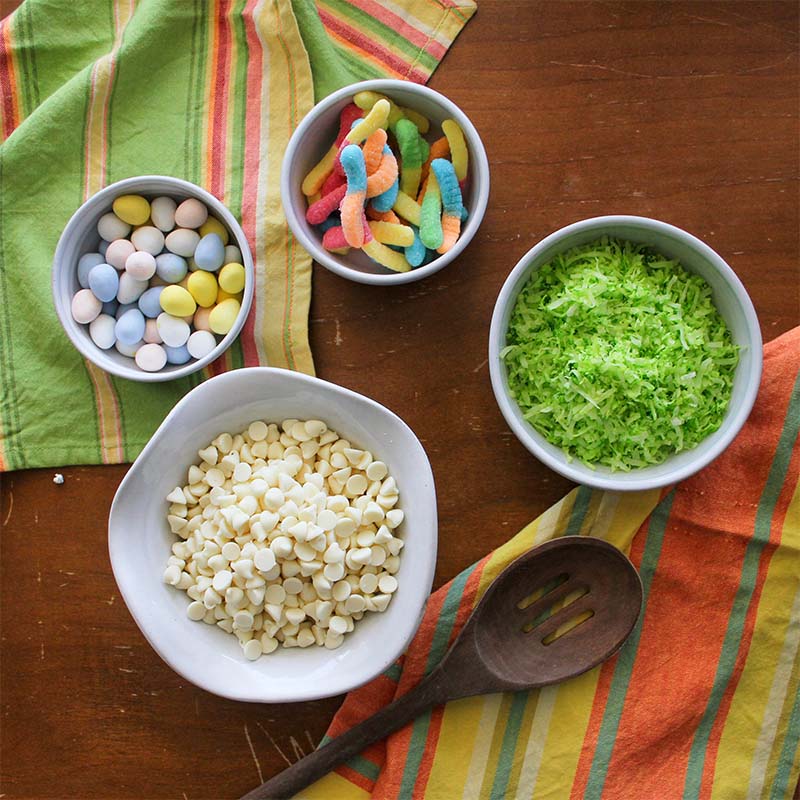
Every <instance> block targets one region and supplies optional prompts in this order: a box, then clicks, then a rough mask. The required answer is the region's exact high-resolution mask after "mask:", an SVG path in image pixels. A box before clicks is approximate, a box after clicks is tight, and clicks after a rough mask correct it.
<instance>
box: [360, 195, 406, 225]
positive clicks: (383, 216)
mask: <svg viewBox="0 0 800 800" xmlns="http://www.w3.org/2000/svg"><path fill="white" fill-rule="evenodd" d="M374 203H375V199H374V198H373V200H372V202H371V203H370V204H369V205H368V206H367V219H374V220H378V222H394V224H395V225H400V217H398V216H397V214H395V213H394V211H392V210H391V209H389V210H388V211H379V210H378V209H377V208H375V205H374Z"/></svg>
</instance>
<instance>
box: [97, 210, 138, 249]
mask: <svg viewBox="0 0 800 800" xmlns="http://www.w3.org/2000/svg"><path fill="white" fill-rule="evenodd" d="M97 232H98V233H99V234H100V238H101V239H105V240H106V241H107V242H113V241H114V240H115V239H124V238H125V237H126V236H127V235H128V234H129V233H130V232H131V226H130V225H128V223H127V222H123V221H122V220H121V219H120V218H119V217H118V216H117V215H116V214H115V213H114V212H113V211H109V212H108V214H103V216H102V217H100V219H99V220H98V221H97Z"/></svg>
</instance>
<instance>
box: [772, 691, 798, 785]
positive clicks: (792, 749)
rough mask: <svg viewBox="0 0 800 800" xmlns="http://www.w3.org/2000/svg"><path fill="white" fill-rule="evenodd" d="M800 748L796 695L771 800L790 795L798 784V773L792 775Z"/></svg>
mask: <svg viewBox="0 0 800 800" xmlns="http://www.w3.org/2000/svg"><path fill="white" fill-rule="evenodd" d="M798 747H800V694H796V695H795V698H794V704H793V705H792V713H791V714H790V715H789V724H788V725H787V726H786V733H785V734H784V737H783V747H781V754H780V756H779V758H778V768H777V770H776V772H775V781H774V783H773V784H772V791H771V792H770V795H769V796H770V800H778V798H784V797H786V796H787V795H789V794H790V792H791V791H792V789H794V788H795V787H796V786H797V785H798V783H797V780H798V776H797V773H795V774H794V775H792V768H793V767H794V764H795V762H796V761H797V758H798V755H800V752H799V751H798Z"/></svg>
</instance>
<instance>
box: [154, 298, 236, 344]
mask: <svg viewBox="0 0 800 800" xmlns="http://www.w3.org/2000/svg"><path fill="white" fill-rule="evenodd" d="M162 294H163V292H162ZM241 307H242V306H241V304H240V303H239V301H238V300H234V299H233V298H232V297H231V298H229V299H227V300H223V301H222V302H221V303H220V304H219V305H216V306H214V308H212V309H211V313H210V314H209V315H208V324H209V325H210V326H211V330H212V331H213V332H214V333H219V334H225V333H228V332H229V331H230V329H231V328H232V327H233V323H234V322H236V317H238V316H239V309H240V308H241Z"/></svg>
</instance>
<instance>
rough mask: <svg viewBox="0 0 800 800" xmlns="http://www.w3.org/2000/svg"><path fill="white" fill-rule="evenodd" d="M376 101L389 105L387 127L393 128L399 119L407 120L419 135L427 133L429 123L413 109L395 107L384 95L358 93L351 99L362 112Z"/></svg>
mask: <svg viewBox="0 0 800 800" xmlns="http://www.w3.org/2000/svg"><path fill="white" fill-rule="evenodd" d="M378 100H386V101H387V102H388V103H389V106H390V108H389V117H388V119H387V123H388V126H389V127H390V128H393V127H394V126H395V124H396V123H397V120H399V119H408V120H410V121H411V122H413V123H414V124H415V125H416V126H417V129H418V130H419V132H420V133H427V132H428V130H429V129H430V127H431V124H430V122H428V120H427V119H426V118H425V117H423V116H422V114H420V113H419V112H417V111H414V109H413V108H405V107H403V106H398V105H396V104H395V103H394V102H393V101H392V100H390V99H389V98H388V97H386V95H383V94H379V93H378V92H369V91H365V92H358V93H357V94H355V95H354V97H353V102H354V103H355V104H356V105H357V106H358V107H359V108H360V109H361V110H362V111H369V110H370V109H371V108H372V107H373V106H374V105H375V103H377V102H378Z"/></svg>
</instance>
